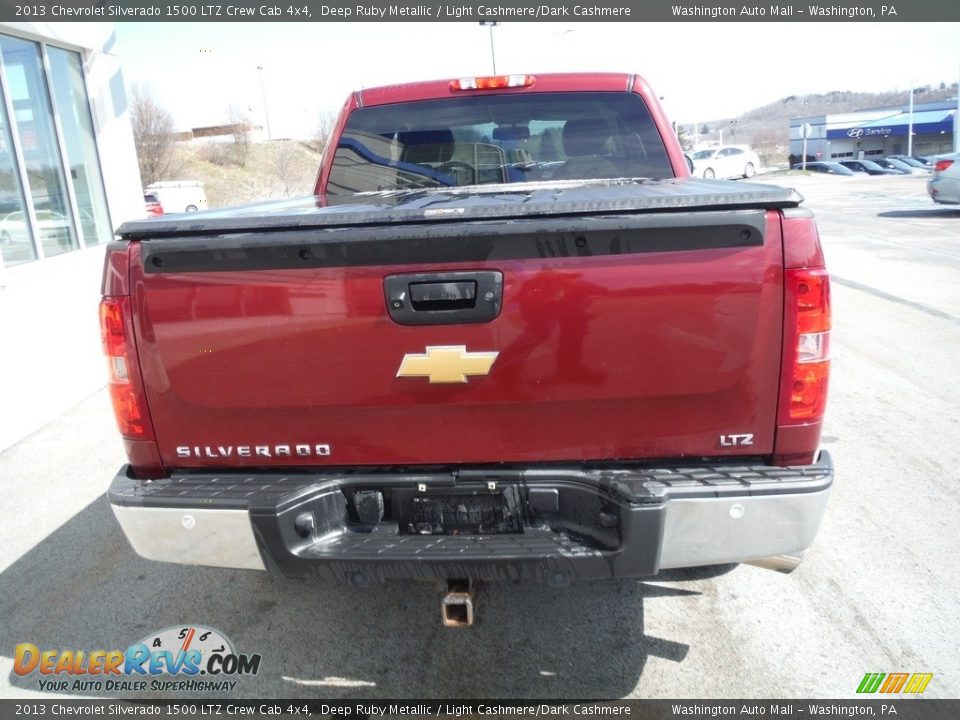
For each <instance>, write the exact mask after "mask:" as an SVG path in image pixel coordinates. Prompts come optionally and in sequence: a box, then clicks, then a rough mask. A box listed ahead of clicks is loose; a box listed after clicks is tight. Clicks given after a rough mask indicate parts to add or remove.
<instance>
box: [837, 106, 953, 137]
mask: <svg viewBox="0 0 960 720" xmlns="http://www.w3.org/2000/svg"><path fill="white" fill-rule="evenodd" d="M955 112H956V110H923V111H921V112H915V113H913V134H914V135H935V134H939V133H944V132H951V131H952V130H953V115H954V113H955ZM909 127H910V113H909V112H901V113H896V114H895V115H890V116H888V117H884V118H879V119H877V120H871V121H870V122H865V123H858V124H857V125H851V126H850V127H844V128H832V129H830V130H827V139H828V140H835V139H837V138H853V139H855V140H859V139H860V138H869V137H888V136H890V135H906V134H907V130H908V128H909Z"/></svg>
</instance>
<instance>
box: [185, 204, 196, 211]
mask: <svg viewBox="0 0 960 720" xmlns="http://www.w3.org/2000/svg"><path fill="white" fill-rule="evenodd" d="M197 209H198V208H197V206H196V205H187V212H196V211H197Z"/></svg>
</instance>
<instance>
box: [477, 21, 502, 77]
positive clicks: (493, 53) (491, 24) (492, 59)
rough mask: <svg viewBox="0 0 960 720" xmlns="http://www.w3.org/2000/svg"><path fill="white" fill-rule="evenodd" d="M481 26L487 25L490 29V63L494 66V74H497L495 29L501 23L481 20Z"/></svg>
mask: <svg viewBox="0 0 960 720" xmlns="http://www.w3.org/2000/svg"><path fill="white" fill-rule="evenodd" d="M480 24H481V25H486V26H487V27H488V28H490V62H491V63H492V64H493V74H494V75H496V74H497V53H496V51H495V50H494V48H493V29H494V28H495V27H497V26H498V25H499V24H500V23H499V22H496V21H494V20H481V21H480Z"/></svg>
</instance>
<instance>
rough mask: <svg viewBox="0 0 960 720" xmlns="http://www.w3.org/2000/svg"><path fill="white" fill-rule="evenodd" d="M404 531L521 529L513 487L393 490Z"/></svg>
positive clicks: (499, 531)
mask: <svg viewBox="0 0 960 720" xmlns="http://www.w3.org/2000/svg"><path fill="white" fill-rule="evenodd" d="M394 499H395V501H399V502H397V503H396V505H397V511H398V512H397V522H398V525H399V529H400V532H401V533H402V534H404V535H502V534H509V533H521V532H523V521H522V517H521V514H520V503H519V494H518V493H517V490H516V488H509V487H508V488H504V489H503V490H475V491H469V490H467V491H463V490H461V491H449V490H443V491H426V492H419V491H405V492H400V493H399V497H398V494H397V493H396V492H395V494H394Z"/></svg>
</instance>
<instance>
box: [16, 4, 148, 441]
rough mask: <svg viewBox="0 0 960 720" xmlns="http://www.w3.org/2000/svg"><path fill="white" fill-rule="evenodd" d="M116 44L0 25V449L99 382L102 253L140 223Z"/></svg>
mask: <svg viewBox="0 0 960 720" xmlns="http://www.w3.org/2000/svg"><path fill="white" fill-rule="evenodd" d="M114 42H115V36H114V34H113V26H112V25H111V24H109V23H0V338H3V342H2V347H3V352H2V353H0V450H3V449H5V448H7V447H9V446H10V445H12V444H13V443H15V442H17V441H18V440H20V439H21V438H23V437H25V436H26V435H28V434H29V433H31V432H32V431H34V430H36V429H37V428H39V427H40V426H42V425H43V424H44V423H46V422H48V421H50V420H51V419H53V418H54V417H56V416H57V415H59V414H60V413H62V412H63V411H65V410H67V409H68V408H70V407H72V406H73V405H75V404H76V403H77V402H79V401H80V400H82V399H84V398H85V397H87V396H89V395H90V394H91V393H93V392H95V391H96V390H97V389H98V388H100V387H102V386H103V384H104V382H105V380H106V371H105V364H104V360H103V358H102V356H101V350H100V339H99V322H98V318H97V304H98V302H99V295H100V275H101V271H102V265H103V255H104V248H105V246H106V243H109V242H110V241H111V240H112V239H113V231H114V229H115V228H116V227H117V226H118V225H119V224H120V223H122V222H123V221H125V220H129V219H132V218H137V217H143V216H144V214H145V211H144V205H143V195H142V189H141V185H140V173H139V170H138V167H137V157H136V152H135V150H134V143H133V133H132V130H131V126H130V109H129V106H128V104H127V98H126V93H125V91H124V82H123V76H122V74H121V72H120V62H119V59H118V58H117V56H116V55H115V54H114V52H113V46H114ZM78 432H82V428H78Z"/></svg>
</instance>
